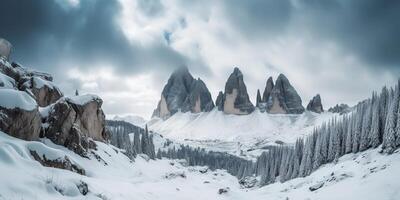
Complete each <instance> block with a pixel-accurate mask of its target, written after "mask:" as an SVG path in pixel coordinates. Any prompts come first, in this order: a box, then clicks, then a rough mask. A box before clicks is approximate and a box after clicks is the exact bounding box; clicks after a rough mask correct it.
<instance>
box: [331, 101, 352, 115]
mask: <svg viewBox="0 0 400 200" xmlns="http://www.w3.org/2000/svg"><path fill="white" fill-rule="evenodd" d="M350 110H351V109H350V107H349V106H348V105H347V104H343V103H342V104H340V105H339V104H336V105H335V106H334V107H331V108H329V109H328V112H331V113H339V114H341V115H342V114H346V113H348V112H350Z"/></svg>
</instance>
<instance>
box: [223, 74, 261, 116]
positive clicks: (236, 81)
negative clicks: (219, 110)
mask: <svg viewBox="0 0 400 200" xmlns="http://www.w3.org/2000/svg"><path fill="white" fill-rule="evenodd" d="M223 111H224V113H227V114H236V115H245V114H249V113H251V112H253V111H254V106H253V104H252V103H251V102H250V99H249V95H248V94H247V88H246V85H245V84H244V81H243V74H242V72H241V71H240V70H239V68H237V67H235V69H234V70H233V73H232V74H231V75H230V76H229V78H228V81H227V82H226V84H225V93H224V98H223Z"/></svg>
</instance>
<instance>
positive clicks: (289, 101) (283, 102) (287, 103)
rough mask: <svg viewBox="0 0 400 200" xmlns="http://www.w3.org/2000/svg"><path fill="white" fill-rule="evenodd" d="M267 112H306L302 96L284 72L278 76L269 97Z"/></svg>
mask: <svg viewBox="0 0 400 200" xmlns="http://www.w3.org/2000/svg"><path fill="white" fill-rule="evenodd" d="M267 85H268V82H267ZM267 96H268V95H267ZM267 112H269V113H271V114H301V113H303V112H304V107H303V105H302V101H301V98H300V96H299V95H298V94H297V92H296V90H295V89H294V88H293V86H292V85H291V84H290V82H289V80H288V79H287V78H286V76H285V75H283V74H280V75H279V76H278V79H277V80H276V82H275V86H274V87H273V89H272V91H271V93H270V96H269V97H268V101H267Z"/></svg>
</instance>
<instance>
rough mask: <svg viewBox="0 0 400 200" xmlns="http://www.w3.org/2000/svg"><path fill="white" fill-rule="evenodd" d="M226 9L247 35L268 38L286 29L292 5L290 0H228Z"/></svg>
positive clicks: (234, 23) (230, 17)
mask: <svg viewBox="0 0 400 200" xmlns="http://www.w3.org/2000/svg"><path fill="white" fill-rule="evenodd" d="M224 10H225V12H226V14H227V17H228V19H229V21H230V22H231V23H232V24H233V25H235V26H236V27H237V29H238V30H240V31H241V32H243V33H244V34H245V35H248V36H249V37H253V36H254V35H256V36H258V37H260V36H261V37H264V39H268V36H272V35H277V34H280V33H281V32H282V31H284V29H285V28H286V26H287V24H288V22H289V20H290V17H291V10H292V5H291V3H290V0H279V1H276V0H252V1H242V0H227V1H225V3H224Z"/></svg>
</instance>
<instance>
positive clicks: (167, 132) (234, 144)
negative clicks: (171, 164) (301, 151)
mask: <svg viewBox="0 0 400 200" xmlns="http://www.w3.org/2000/svg"><path fill="white" fill-rule="evenodd" d="M333 117H338V115H337V114H333V113H329V112H325V113H322V114H317V113H313V112H304V113H303V114H300V115H287V114H267V113H261V112H259V110H258V109H256V110H255V111H254V112H253V113H251V114H249V115H228V114H224V113H223V112H220V111H218V110H217V109H214V110H212V111H211V112H203V113H197V114H194V113H189V112H188V113H182V112H178V113H176V114H174V115H173V116H171V117H170V118H168V119H167V120H165V121H164V120H162V119H159V118H153V119H152V120H150V121H149V122H148V125H149V129H150V130H152V131H154V132H156V133H159V134H161V135H163V136H165V137H167V138H170V139H172V140H174V141H176V142H179V143H183V144H188V145H191V146H196V147H202V148H205V149H207V150H213V151H222V152H228V153H231V154H234V155H238V156H245V157H248V156H250V157H252V158H255V157H256V156H258V155H260V154H261V152H262V151H264V149H265V148H266V147H267V146H269V145H276V144H282V143H294V142H295V141H296V139H297V138H299V137H303V136H305V135H307V134H309V133H311V132H312V130H313V128H314V127H316V126H319V125H321V124H322V123H323V122H327V121H329V120H330V119H332V118H333Z"/></svg>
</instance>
